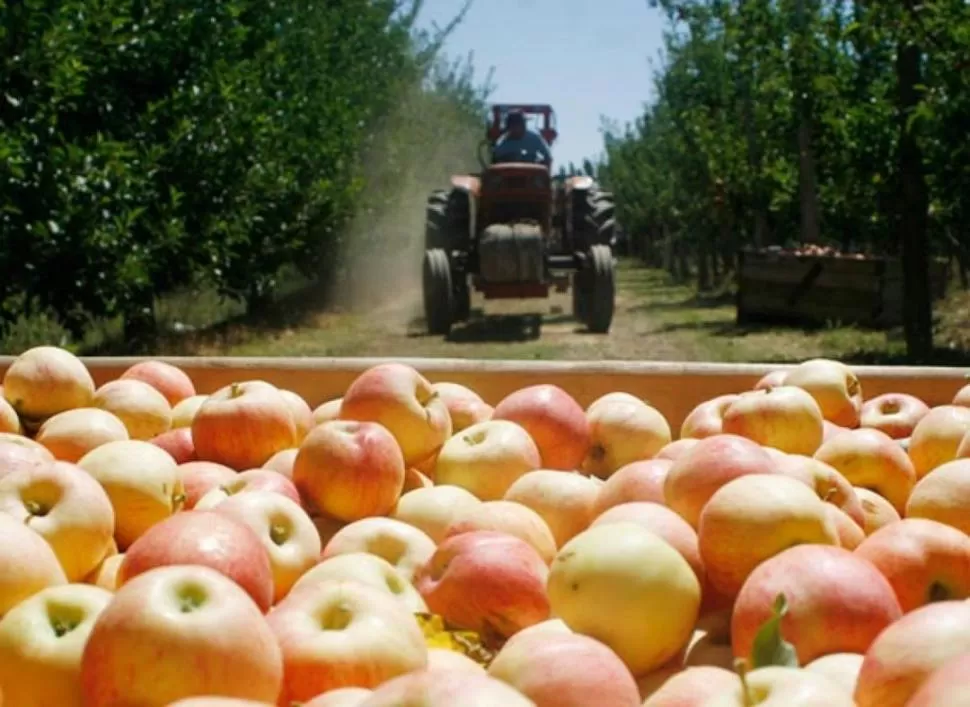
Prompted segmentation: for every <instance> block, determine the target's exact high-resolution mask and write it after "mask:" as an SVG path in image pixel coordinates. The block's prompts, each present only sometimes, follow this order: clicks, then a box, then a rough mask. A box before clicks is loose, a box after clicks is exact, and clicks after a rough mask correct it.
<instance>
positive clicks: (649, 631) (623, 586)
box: [548, 522, 701, 675]
mask: <svg viewBox="0 0 970 707" xmlns="http://www.w3.org/2000/svg"><path fill="white" fill-rule="evenodd" d="M548 591H549V604H550V607H551V609H552V616H554V617H557V618H561V619H562V620H563V621H564V622H565V623H566V625H567V626H569V628H570V629H572V630H573V631H576V632H577V633H582V634H586V635H589V636H593V637H595V638H597V639H598V640H600V641H602V642H603V643H605V644H606V645H607V646H609V647H610V648H611V649H613V651H615V652H616V654H617V655H618V656H619V657H620V658H621V659H622V660H623V662H624V663H625V664H626V666H627V668H629V670H630V672H632V673H633V674H634V675H645V674H646V673H649V672H650V671H652V670H655V669H656V668H659V667H660V666H662V665H663V664H664V663H665V662H667V661H668V660H669V659H671V658H672V657H673V656H675V655H676V654H677V652H678V651H680V650H681V649H682V648H683V647H684V646H685V645H686V644H687V642H688V641H689V640H690V637H691V634H692V633H693V629H694V624H695V623H696V621H697V617H698V613H699V609H700V604H701V586H700V583H699V582H698V581H697V576H696V575H695V574H694V571H693V569H692V568H691V566H690V564H689V563H688V562H687V560H685V559H684V558H683V556H681V554H680V553H679V552H677V551H676V550H675V549H674V548H673V547H671V546H670V545H669V544H668V543H667V542H666V541H665V540H663V539H662V538H661V537H660V536H658V535H656V534H654V533H652V532H650V531H649V530H646V529H645V528H644V527H642V526H640V525H638V524H636V523H630V522H618V523H604V524H602V525H595V526H593V527H591V528H589V529H588V530H585V531H583V532H582V533H580V534H579V535H577V536H576V537H575V538H573V539H572V540H570V541H569V542H568V543H566V544H565V545H563V546H562V548H560V550H559V554H558V555H557V556H556V559H555V560H553V562H552V565H551V567H550V570H549V590H548Z"/></svg>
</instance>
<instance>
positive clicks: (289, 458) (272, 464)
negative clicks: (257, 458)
mask: <svg viewBox="0 0 970 707" xmlns="http://www.w3.org/2000/svg"><path fill="white" fill-rule="evenodd" d="M299 453H300V448H299V447H293V448H292V449H284V450H282V451H280V452H277V453H276V454H274V455H273V456H271V457H270V458H269V460H267V462H266V463H265V464H263V468H264V469H269V470H270V471H275V472H276V473H277V474H282V475H283V476H285V477H286V478H287V479H289V480H290V481H292V480H293V464H294V463H295V462H296V455H297V454H299Z"/></svg>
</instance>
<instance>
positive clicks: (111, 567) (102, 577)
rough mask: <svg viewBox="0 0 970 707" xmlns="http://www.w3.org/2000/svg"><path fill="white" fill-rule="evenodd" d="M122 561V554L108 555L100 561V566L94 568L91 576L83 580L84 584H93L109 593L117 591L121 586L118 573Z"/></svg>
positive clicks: (123, 559) (123, 556)
mask: <svg viewBox="0 0 970 707" xmlns="http://www.w3.org/2000/svg"><path fill="white" fill-rule="evenodd" d="M124 561H125V555H124V553H118V554H114V555H108V556H107V557H105V558H104V559H103V560H102V561H101V564H100V565H98V566H97V567H95V568H94V570H93V571H92V572H91V574H89V575H88V576H87V577H85V578H84V583H85V584H93V585H94V586H96V587H101V588H102V589H104V590H106V591H109V592H116V591H118V587H119V586H121V582H120V581H119V574H118V573H119V571H120V570H121V563H122V562H124Z"/></svg>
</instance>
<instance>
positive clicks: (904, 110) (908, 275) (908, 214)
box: [895, 41, 933, 363]
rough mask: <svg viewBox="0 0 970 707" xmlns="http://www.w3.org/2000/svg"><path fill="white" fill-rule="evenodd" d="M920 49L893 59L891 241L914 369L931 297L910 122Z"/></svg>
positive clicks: (925, 351) (921, 185) (925, 199)
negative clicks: (895, 137)
mask: <svg viewBox="0 0 970 707" xmlns="http://www.w3.org/2000/svg"><path fill="white" fill-rule="evenodd" d="M921 61H922V49H921V47H920V46H919V45H917V44H910V43H906V42H904V41H903V42H900V45H899V47H898V50H897V55H896V78H897V82H898V91H899V110H898V120H899V144H898V148H897V154H896V159H897V166H898V170H899V182H898V185H897V193H896V199H895V202H896V209H897V216H896V219H895V221H896V224H895V225H896V241H897V242H898V243H899V245H900V254H901V256H902V261H903V325H904V329H905V334H906V351H907V354H908V356H909V358H910V359H911V360H912V361H914V362H917V363H924V362H926V361H927V360H929V358H930V356H931V354H932V352H933V312H932V300H931V297H930V278H929V245H928V243H927V235H928V234H927V220H928V208H929V194H928V189H927V186H926V175H925V174H924V172H923V154H922V150H921V149H920V145H919V141H918V139H917V135H916V125H915V124H913V125H910V124H909V117H910V116H911V115H912V114H913V112H914V110H915V109H916V107H917V106H918V104H919V101H920V96H919V92H918V89H917V87H918V86H919V85H920V84H921V83H922V76H921V74H922V72H921V67H920V64H921Z"/></svg>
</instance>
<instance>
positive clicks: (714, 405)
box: [680, 393, 741, 439]
mask: <svg viewBox="0 0 970 707" xmlns="http://www.w3.org/2000/svg"><path fill="white" fill-rule="evenodd" d="M739 397H741V396H740V395H738V394H736V393H729V394H727V395H719V396H717V397H716V398H712V399H710V400H705V401H704V402H702V403H700V404H699V405H697V406H696V407H695V408H694V409H693V410H691V411H690V413H688V415H687V417H685V418H684V421H683V422H682V423H681V425H680V437H681V439H704V438H706V437H713V436H714V435H719V434H722V433H723V432H724V411H725V410H727V409H728V407H729V406H730V405H731V403H733V402H734V401H735V400H737V399H738V398H739Z"/></svg>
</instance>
